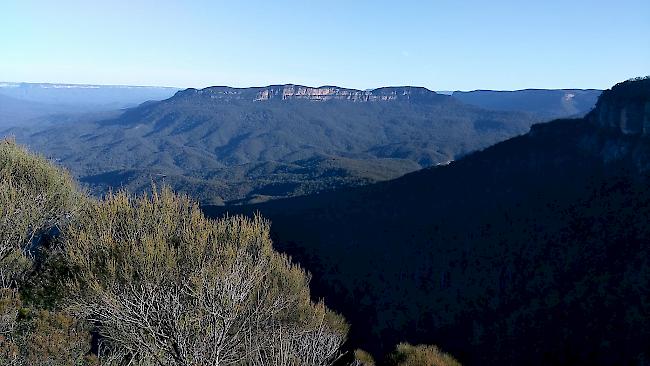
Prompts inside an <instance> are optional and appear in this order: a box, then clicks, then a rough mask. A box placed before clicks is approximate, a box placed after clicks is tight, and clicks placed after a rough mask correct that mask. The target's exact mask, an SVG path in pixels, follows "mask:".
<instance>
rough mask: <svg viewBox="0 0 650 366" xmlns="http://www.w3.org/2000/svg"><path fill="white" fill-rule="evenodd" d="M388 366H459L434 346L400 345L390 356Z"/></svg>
mask: <svg viewBox="0 0 650 366" xmlns="http://www.w3.org/2000/svg"><path fill="white" fill-rule="evenodd" d="M390 364H391V365H395V366H460V362H458V361H456V359H454V358H453V357H452V356H450V355H449V354H447V353H444V352H442V351H441V350H440V349H438V347H436V346H430V345H423V344H420V345H417V346H412V345H410V344H408V343H400V344H398V345H397V347H396V348H395V351H394V352H393V353H392V354H391V355H390Z"/></svg>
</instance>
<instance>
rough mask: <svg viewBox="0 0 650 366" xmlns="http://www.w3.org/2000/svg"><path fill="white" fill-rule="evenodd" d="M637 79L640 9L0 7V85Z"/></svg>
mask: <svg viewBox="0 0 650 366" xmlns="http://www.w3.org/2000/svg"><path fill="white" fill-rule="evenodd" d="M648 74H650V0H590V1H587V0H543V1H542V0H540V1H537V0H535V1H532V0H531V1H527V0H481V1H479V0H431V1H427V0H387V1H384V0H368V1H364V0H354V1H353V0H327V1H311V0H295V1H289V0H286V1H285V0H266V1H261V0H248V1H243V0H242V1H239V0H231V1H218V0H211V1H208V0H206V1H181V0H178V1H164V0H157V1H153V0H151V1H141V0H129V1H122V0H111V1H107V0H106V1H102V0H84V1H81V0H79V1H67V0H53V1H49V0H48V1H45V0H43V1H33V0H2V1H0V80H1V81H28V82H67V83H96V84H132V85H167V86H179V87H205V86H209V85H231V86H254V85H268V84H276V83H299V84H306V85H313V86H317V85H325V84H330V85H339V86H346V87H352V88H360V89H365V88H373V87H378V86H387V85H420V86H425V87H428V88H430V89H434V90H468V89H520V88H529V87H537V88H568V87H577V88H607V87H609V86H611V85H612V84H614V83H615V82H617V81H622V80H624V79H627V78H630V77H633V76H642V75H648Z"/></svg>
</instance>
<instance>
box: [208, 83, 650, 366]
mask: <svg viewBox="0 0 650 366" xmlns="http://www.w3.org/2000/svg"><path fill="white" fill-rule="evenodd" d="M649 183H650V79H642V80H635V81H628V82H625V83H621V84H619V85H617V86H615V87H614V88H612V89H611V90H609V91H606V92H605V93H603V96H602V97H601V98H600V100H599V102H598V105H597V108H596V109H595V110H594V111H592V112H590V113H589V114H588V115H587V116H586V117H585V118H582V119H565V120H557V121H554V122H550V123H546V124H539V125H535V126H533V127H532V129H531V131H530V132H529V133H527V134H525V135H523V136H518V137H515V138H512V139H509V140H507V141H505V142H501V143H499V144H496V145H495V146H492V147H490V148H487V149H485V150H483V151H480V152H475V153H472V154H469V155H466V156H464V157H462V158H461V159H459V160H457V161H454V162H452V163H451V164H449V165H447V166H438V167H431V168H427V169H423V170H420V171H417V172H414V173H411V174H407V175H405V176H404V177H401V178H398V179H395V180H391V181H387V182H381V183H377V184H373V185H368V186H364V187H357V188H347V189H338V190H334V191H330V192H324V193H320V194H314V195H308V196H304V197H297V198H289V199H281V200H275V201H271V202H267V203H261V204H255V205H244V206H230V207H219V206H205V207H204V210H205V212H206V213H208V214H209V215H212V216H215V217H216V216H220V215H222V214H224V213H226V212H228V213H230V214H238V213H244V214H250V215H252V214H253V213H255V212H261V213H262V215H263V216H265V217H267V218H269V219H270V220H271V222H272V231H273V236H274V240H275V242H276V244H277V247H278V248H279V249H281V250H283V251H285V252H287V253H289V254H291V255H292V256H293V258H294V259H295V260H297V261H298V262H300V263H301V264H302V265H303V266H305V267H306V268H307V269H308V270H310V271H311V272H312V273H313V281H312V288H313V289H314V292H315V296H317V297H321V296H324V297H325V298H326V299H327V300H328V301H329V304H328V305H330V306H331V307H333V308H334V309H336V310H338V311H340V312H342V313H343V315H344V316H345V317H346V318H347V319H348V320H350V322H351V324H353V328H352V333H351V347H359V346H361V347H362V348H364V349H367V350H370V351H372V352H374V353H375V354H383V353H385V352H387V351H388V350H390V349H392V347H393V346H394V344H395V343H397V342H400V341H405V340H406V341H409V342H411V343H427V344H431V343H433V344H437V345H439V346H441V348H442V349H444V350H447V351H449V352H451V353H452V354H454V355H455V356H457V357H458V358H459V359H460V361H461V362H463V364H468V365H497V364H508V365H587V364H588V365H623V364H643V363H644V362H646V361H647V360H648V359H650V353H648V348H647V345H648V344H650V318H649V316H650V315H649V314H650V291H649V290H650V261H649V260H648V258H650V246H649V245H648V243H650V226H649V225H648V222H650V190H648V184H649Z"/></svg>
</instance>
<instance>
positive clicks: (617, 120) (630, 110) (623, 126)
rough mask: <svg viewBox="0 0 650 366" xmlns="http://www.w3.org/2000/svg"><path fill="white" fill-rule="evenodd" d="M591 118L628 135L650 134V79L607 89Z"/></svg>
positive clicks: (637, 80)
mask: <svg viewBox="0 0 650 366" xmlns="http://www.w3.org/2000/svg"><path fill="white" fill-rule="evenodd" d="M588 119H589V120H590V121H591V122H593V123H596V124H598V125H600V126H601V127H604V128H608V129H616V130H618V131H620V132H622V133H623V134H626V135H643V136H650V78H643V79H636V80H631V81H626V82H623V83H619V84H617V85H615V86H614V87H612V89H610V90H606V91H605V92H603V94H602V96H601V97H600V99H599V100H598V103H597V104H596V108H595V109H594V110H593V111H592V112H591V113H590V114H589V115H588Z"/></svg>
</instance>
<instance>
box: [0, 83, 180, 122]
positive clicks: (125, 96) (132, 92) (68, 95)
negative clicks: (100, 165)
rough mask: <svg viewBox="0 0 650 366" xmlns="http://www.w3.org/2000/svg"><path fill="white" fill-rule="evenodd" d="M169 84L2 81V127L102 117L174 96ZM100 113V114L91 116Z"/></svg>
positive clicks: (0, 84)
mask: <svg viewBox="0 0 650 366" xmlns="http://www.w3.org/2000/svg"><path fill="white" fill-rule="evenodd" d="M178 90H179V89H177V88H167V87H147V86H120V85H79V84H48V83H9V82H0V129H1V128H6V127H10V126H11V127H15V126H47V125H50V124H57V123H61V122H64V121H75V122H79V120H88V119H98V118H102V117H104V116H103V113H105V112H110V111H115V110H120V109H124V108H130V107H135V106H137V105H139V104H140V103H143V102H146V101H149V100H162V99H167V98H169V97H171V96H172V95H173V94H174V93H175V92H177V91H178ZM93 113H100V115H92V114H93Z"/></svg>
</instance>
